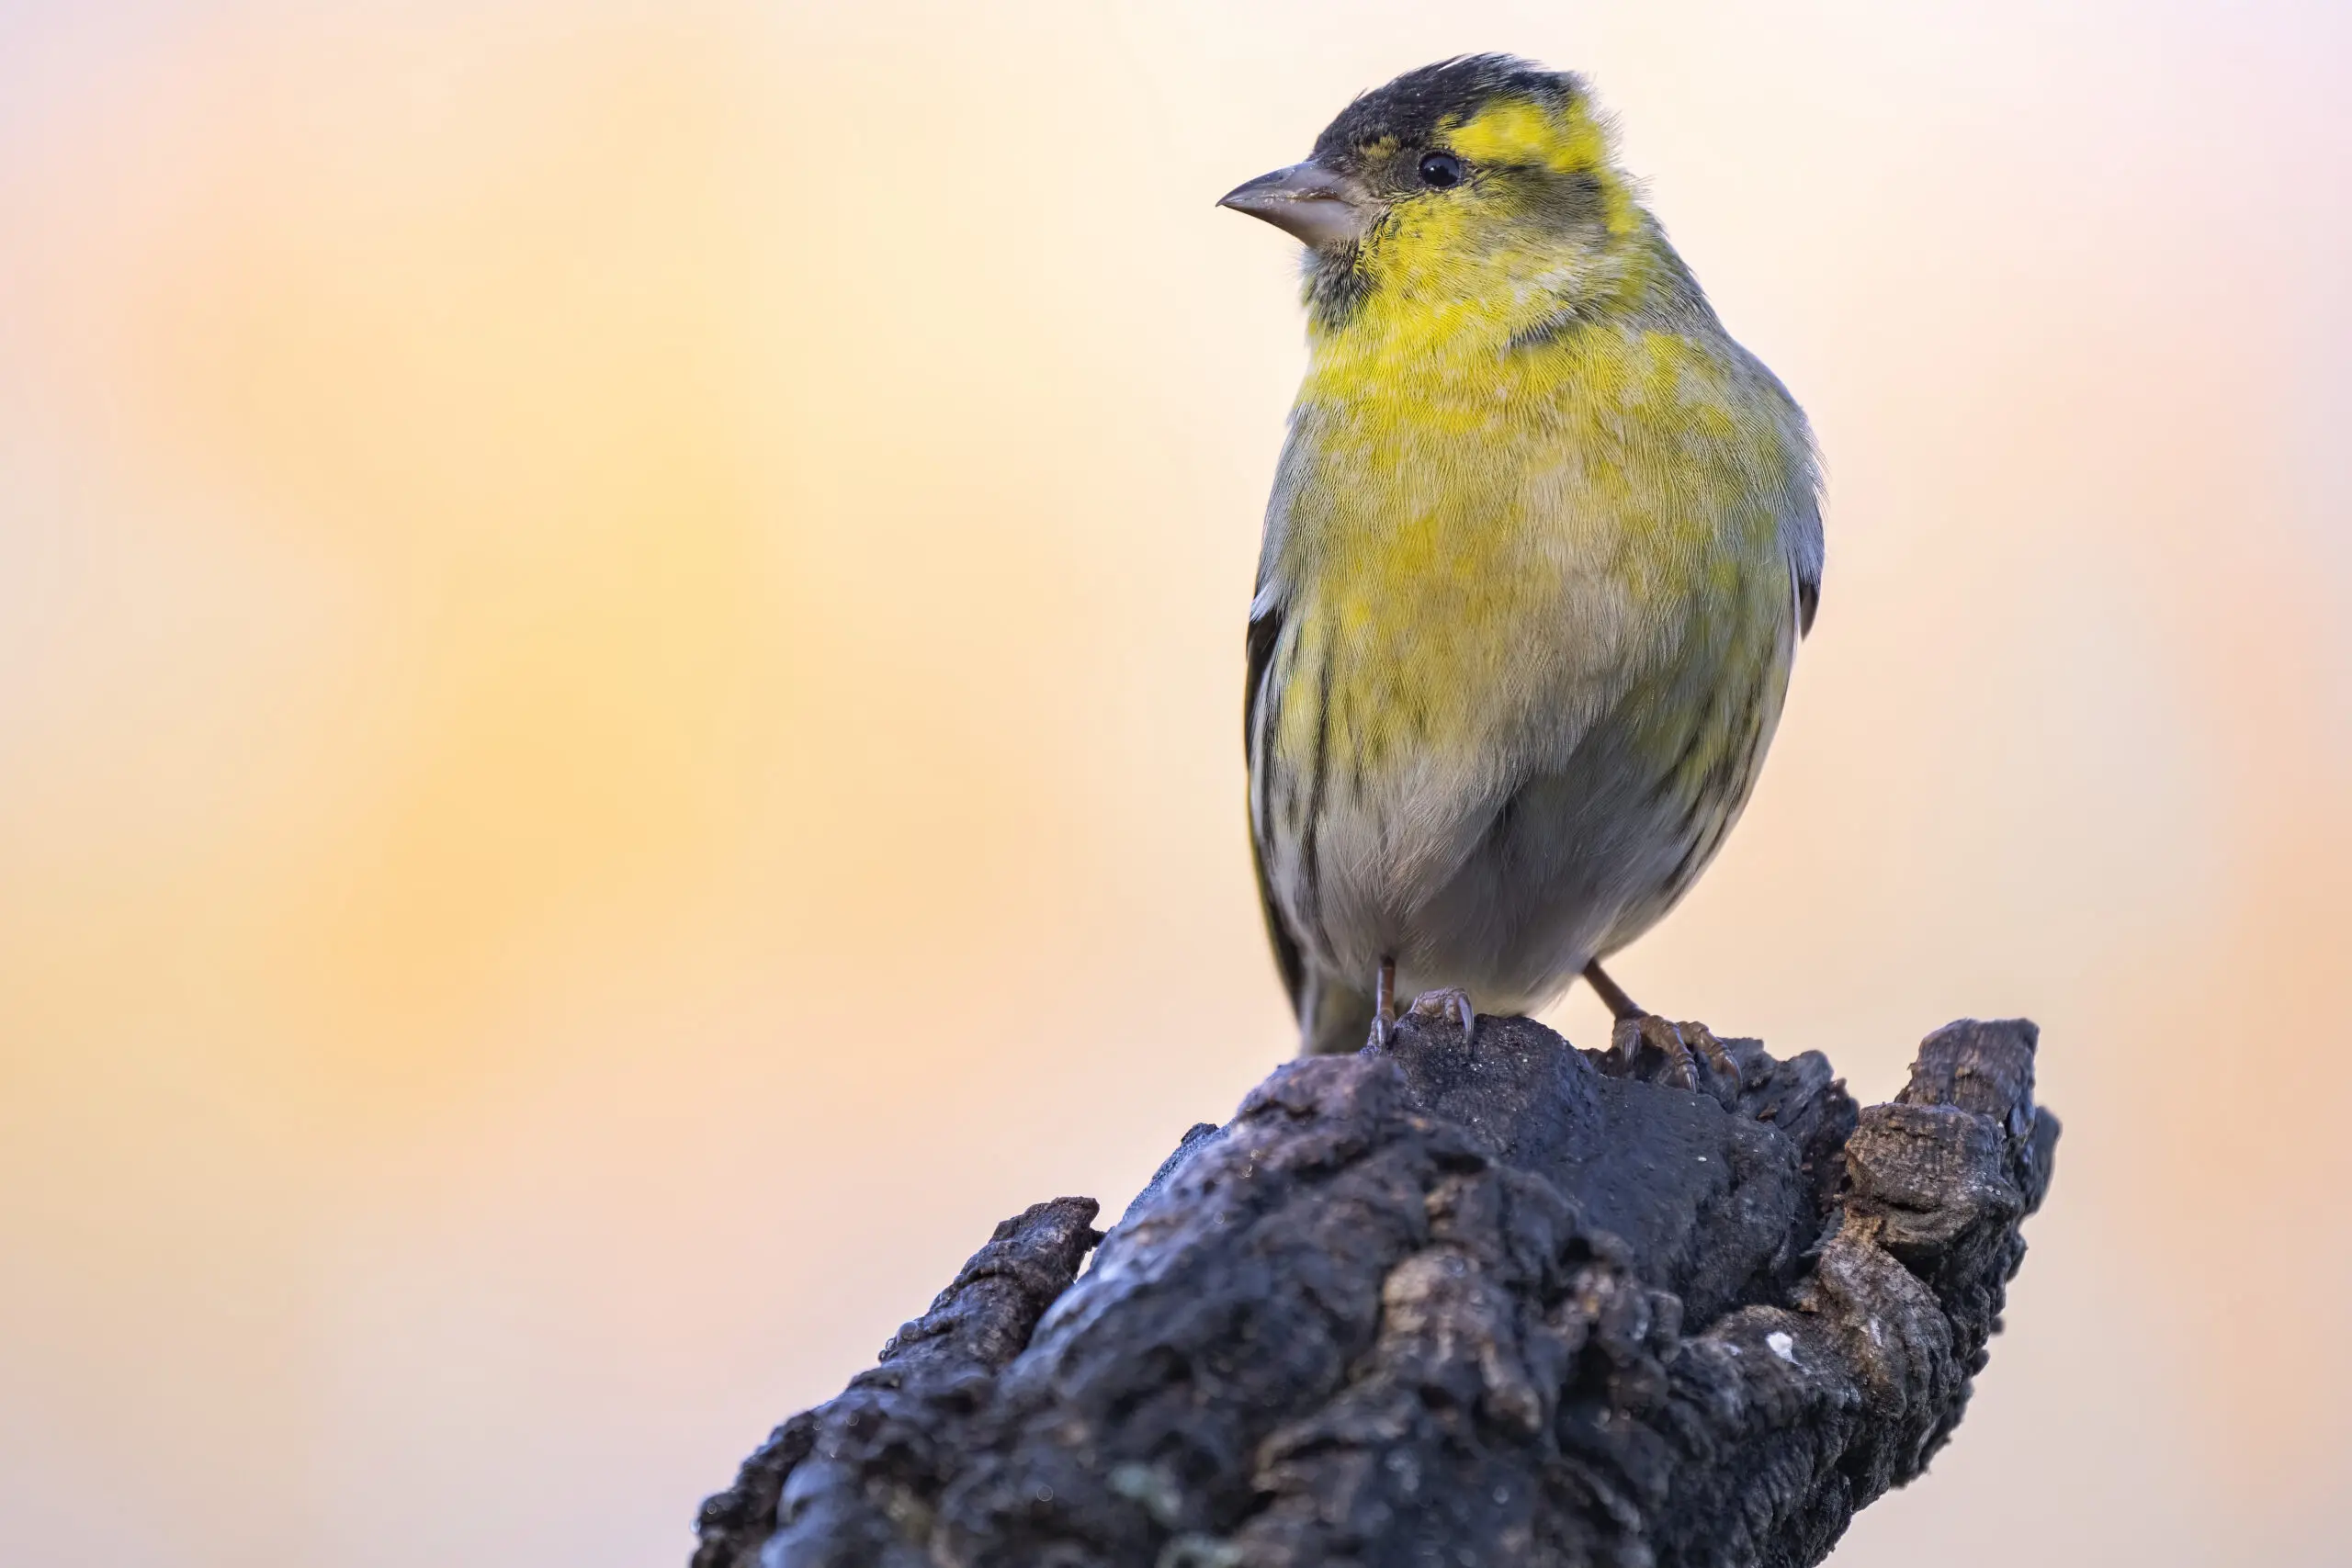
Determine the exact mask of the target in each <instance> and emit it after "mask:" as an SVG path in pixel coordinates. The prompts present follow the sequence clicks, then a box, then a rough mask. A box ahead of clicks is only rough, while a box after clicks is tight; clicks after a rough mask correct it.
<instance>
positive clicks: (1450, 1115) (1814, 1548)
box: [693, 1016, 2058, 1568]
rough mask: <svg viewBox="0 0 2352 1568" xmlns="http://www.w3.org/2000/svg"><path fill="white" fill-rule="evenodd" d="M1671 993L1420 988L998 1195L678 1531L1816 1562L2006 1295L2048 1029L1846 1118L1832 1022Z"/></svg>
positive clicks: (882, 1565)
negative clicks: (936, 1267)
mask: <svg viewBox="0 0 2352 1568" xmlns="http://www.w3.org/2000/svg"><path fill="white" fill-rule="evenodd" d="M1646 1025H1647V1027H1646V1028H1637V1027H1635V1026H1634V1025H1621V1026H1620V1033H1619V1038H1618V1040H1617V1042H1616V1043H1615V1044H1614V1046H1613V1047H1612V1049H1611V1050H1610V1051H1608V1052H1600V1053H1587V1052H1581V1051H1578V1050H1577V1049H1575V1048H1574V1047H1572V1046H1570V1045H1569V1044H1568V1043H1567V1042H1566V1041H1565V1040H1563V1039H1561V1038H1560V1037H1559V1036H1558V1035H1556V1034H1555V1033H1553V1032H1551V1031H1549V1030H1547V1029H1545V1028H1544V1027H1543V1026H1541V1025H1540V1024H1536V1023H1534V1022H1532V1021H1528V1020H1526V1019H1518V1018H1510V1019H1480V1020H1478V1021H1477V1025H1476V1036H1475V1039H1474V1040H1473V1041H1472V1042H1470V1043H1467V1044H1465V1043H1464V1039H1463V1036H1462V1032H1461V1031H1460V1029H1459V1027H1458V1026H1457V1025H1455V1024H1454V1023H1453V1022H1452V1021H1448V1020H1443V1019H1430V1018H1422V1017H1417V1016H1416V1017H1408V1018H1407V1019H1405V1020H1404V1021H1401V1022H1400V1023H1399V1025H1398V1027H1397V1031H1396V1033H1395V1036H1394V1038H1393V1039H1392V1040H1391V1042H1390V1043H1389V1044H1388V1045H1387V1046H1385V1047H1384V1048H1380V1049H1376V1050H1366V1051H1365V1052H1363V1054H1361V1055H1355V1056H1336V1057H1319V1058H1306V1059H1301V1060H1298V1061H1294V1062H1289V1063H1286V1064H1284V1065H1283V1066H1281V1067H1279V1068H1277V1069H1276V1070H1275V1071H1274V1073H1273V1074H1272V1077H1268V1078H1267V1079H1266V1081H1265V1082H1264V1083H1262V1084H1261V1085H1260V1086H1259V1087H1258V1088H1257V1089H1254V1090H1253V1091H1251V1093H1250V1096H1249V1098H1248V1099H1246V1100H1244V1101H1243V1102H1242V1105H1241V1108H1240V1110H1239V1111H1238V1113H1237V1114H1236V1115H1235V1117H1234V1119H1233V1120H1232V1121H1231V1122H1227V1124H1226V1125H1225V1126H1223V1127H1221V1128H1220V1127H1213V1126H1209V1125H1205V1124H1204V1125H1202V1126H1199V1127H1195V1128H1193V1130H1192V1132H1191V1133H1189V1134H1186V1135H1185V1138H1184V1140H1183V1143H1182V1145H1181V1146H1180V1147H1179V1148H1178V1149H1177V1150H1176V1151H1175V1152H1174V1153H1173V1154H1172V1155H1170V1156H1169V1159H1168V1161H1167V1163H1166V1164H1165V1165H1163V1166H1162V1167H1161V1168H1160V1170H1159V1174H1158V1176H1156V1177H1155V1178H1154V1179H1153V1180H1152V1183H1151V1185H1150V1186H1149V1187H1148V1188H1147V1189H1146V1190H1144V1192H1143V1193H1142V1194H1141V1195H1140V1196H1139V1197H1137V1198H1136V1201H1134V1203H1133V1204H1132V1205H1130V1206H1129V1208H1128V1210H1127V1212H1126V1213H1125V1217H1124V1218H1122V1219H1121V1220H1120V1222H1119V1223H1118V1224H1117V1225H1115V1226H1114V1227H1113V1229H1112V1230H1111V1232H1110V1234H1109V1235H1107V1236H1099V1235H1097V1234H1096V1233H1095V1232H1094V1231H1093V1230H1092V1229H1091V1228H1090V1227H1091V1222H1092V1220H1093V1218H1094V1215H1095V1210H1096V1205H1095V1204H1094V1202H1093V1201H1091V1200H1090V1199H1083V1198H1059V1199H1056V1200H1054V1201H1051V1202H1047V1203H1040V1204H1038V1205H1036V1206H1035V1207H1034V1208H1031V1209H1029V1210H1027V1211H1025V1212H1023V1213H1021V1214H1019V1215H1017V1216H1015V1217H1014V1218H1012V1219H1010V1220H1007V1221H1005V1222H1004V1223H1003V1224H1000V1225H999V1226H997V1228H996V1234H995V1235H994V1236H993V1237H991V1238H990V1240H989V1243H988V1245H987V1246H986V1247H982V1248H981V1249H980V1250H979V1251H978V1253H977V1254H975V1255H974V1256H973V1258H972V1259H971V1260H970V1261H969V1262H968V1263H967V1264H966V1265H965V1266H964V1268H963V1269H962V1271H961V1272H960V1273H958V1274H957V1275H956V1280H955V1281H954V1282H953V1283H952V1284H950V1285H949V1286H948V1287H947V1289H946V1290H945V1291H944V1292H941V1293H940V1295H939V1297H938V1299H937V1300H936V1301H934V1302H933V1303H932V1307H931V1310H930V1311H929V1312H928V1313H926V1314H924V1315H923V1316H922V1317H921V1318H918V1319H917V1320H915V1321H914V1322H912V1323H910V1324H908V1325H906V1326H905V1327H903V1328H902V1329H900V1330H899V1334H898V1335H897V1337H894V1338H893V1339H892V1340H891V1341H890V1342H889V1344H888V1345H887V1346H885V1347H884V1348H883V1351H882V1356H881V1359H880V1363H879V1364H878V1365H876V1366H875V1367H874V1368H872V1369H871V1370H869V1371H865V1372H861V1373H859V1374H858V1375H857V1376H856V1377H855V1378H854V1379H853V1380H852V1381H851V1382H850V1385H849V1387H848V1389H847V1390H846V1391H845V1392H844V1393H842V1394H841V1395H840V1397H838V1398H836V1399H834V1400H832V1401H831V1402H830V1403H829V1404H823V1405H820V1406H819V1407H818V1408H817V1409H815V1410H811V1411H807V1412H804V1413H803V1414H801V1415H798V1416H794V1417H793V1418H792V1419H791V1420H789V1421H786V1423H785V1424H784V1425H783V1426H781V1427H777V1428H776V1430H775V1433H774V1434H773V1435H772V1436H771V1437H770V1438H769V1439H768V1441H767V1442H766V1444H765V1445H764V1446H763V1447H762V1448H761V1449H760V1450H759V1451H758V1452H756V1453H754V1454H753V1455H752V1457H751V1458H750V1459H749V1460H747V1461H745V1462H744V1464H743V1467H742V1470H741V1473H740V1474H739V1475H738V1476H737V1478H736V1481H735V1483H734V1485H733V1486H731V1487H729V1489H728V1490H727V1491H724V1492H721V1493H719V1494H718V1495H717V1496H714V1497H712V1498H711V1499H710V1500H709V1501H707V1503H705V1504H704V1505H703V1509H702V1515H701V1518H700V1521H699V1534H700V1538H701V1542H700V1547H699V1549H698V1550H697V1551H695V1556H694V1560H693V1562H694V1568H950V1565H952V1568H1309V1565H1315V1564H1333V1565H1338V1564H1348V1565H1351V1568H1408V1565H1413V1568H1421V1565H1430V1568H1434V1565H1436V1564H1455V1565H1474V1568H1505V1565H1510V1568H1519V1565H1528V1568H1535V1565H1543V1568H1570V1565H1583V1564H1593V1565H1601V1564H1607V1565H1611V1568H1653V1565H1656V1568H1668V1565H1671V1568H1702V1565H1704V1568H1713V1565H1722V1568H1733V1565H1742V1564H1771V1565H1780V1564H1799V1563H1811V1562H1818V1561H1819V1560H1820V1559H1821V1558H1822V1557H1824V1556H1825V1555H1826V1554H1827V1552H1828V1551H1829V1549H1830V1547H1831V1546H1832V1545H1833V1544H1835V1542H1836V1541H1837V1540H1838V1536H1839V1535H1840V1534H1841V1533H1843V1531H1844V1530H1845V1528H1846V1526H1847V1524H1848V1522H1849V1520H1850V1519H1851V1518H1852V1517H1853V1513H1854V1510H1855V1509H1857V1508H1860V1507H1861V1506H1864V1505H1866V1504H1868V1503H1870V1502H1871V1501H1872V1500H1873V1499H1875V1498H1876V1497H1878V1496H1879V1495H1881V1494H1883V1493H1884V1492H1885V1491H1886V1490H1887V1489H1888V1488H1889V1487H1892V1486H1897V1485H1900V1484H1902V1483H1904V1482H1905V1481H1908V1480H1910V1479H1911V1478H1912V1477H1914V1476H1916V1475H1917V1474H1918V1473H1919V1472H1920V1471H1921V1469H1922V1468H1923V1467H1924V1466H1925V1465H1926V1464H1927V1462H1928V1458H1929V1457H1930V1456H1931V1455H1932V1454H1934V1453H1935V1451H1936V1450H1938V1449H1939V1447H1941V1446H1942V1444H1943V1443H1944V1441H1945V1440H1946V1439H1947V1438H1949V1437H1950V1436H1951V1432H1952V1429H1953V1427H1955V1426H1957V1425H1958V1423H1959V1421H1960V1417H1961V1414H1962V1409H1963V1408H1964V1407H1965V1405H1966V1404H1967V1400H1968V1393H1969V1387H1970V1380H1971V1379H1972V1378H1973V1375H1974V1374H1975V1372H1976V1371H1978V1370H1979V1369H1981V1368H1982V1367H1983V1366H1984V1364H1985V1345H1986V1341H1987V1339H1988V1338H1989V1337H1991V1335H1992V1334H1993V1333H1994V1332H1995V1331H1996V1329H1997V1328H1998V1327H1999V1326H2000V1317H1999V1314H2000V1309H2001V1302H2002V1294H2003V1291H2004V1288H2005V1286H2006V1285H2007V1281H2008V1280H2009V1279H2010V1278H2011V1277H2012V1276H2013V1275H2014V1274H2015V1273H2016V1271H2017V1269H2018V1263H2019V1260H2020V1259H2021V1258H2023V1256H2024V1252H2025V1244H2024V1241H2023V1240H2022V1239H2021V1238H2020V1236H2019V1235H2018V1225H2019V1223H2020V1222H2021V1221H2022V1220H2023V1219H2024V1217H2025V1216H2026V1215H2027V1214H2029V1213H2032V1212H2033V1210H2034V1209H2035V1208H2036V1207H2037V1206H2038V1205H2039V1204H2040V1202H2041V1198H2042V1195H2043V1193H2044V1192H2045V1191H2046V1190H2047V1189H2048V1185H2049V1181H2050V1173H2051V1161H2052V1151H2053V1148H2054V1146H2055V1144H2056V1141H2057V1136H2058V1123H2057V1121H2056V1119H2055V1118H2053V1117H2052V1116H2051V1115H2050V1114H2049V1113H2048V1112H2047V1111H2040V1110H2037V1109H2036V1108H2035V1106H2034V1104H2033V1098H2032V1079H2033V1055H2034V1045H2035V1040H2036V1032H2035V1030H2034V1027H2033V1025H2031V1024H2030V1023H2026V1022H2023V1021H2010V1022H1996V1023H1980V1022H1974V1021H1963V1022H1960V1023H1955V1024H1952V1025H1951V1026H1950V1027H1948V1028H1945V1029H1943V1030H1940V1031H1939V1032H1936V1033H1935V1034H1932V1035H1930V1036H1929V1037H1928V1039H1927V1041H1926V1042H1925V1043H1923V1044H1922V1045H1921V1046H1920V1048H1919V1053H1918V1056H1917V1060H1916V1061H1915V1062H1914V1064H1913V1066H1912V1069H1911V1080H1910V1083H1909V1085H1908V1087H1906V1088H1905V1089H1904V1091H1903V1092H1902V1093H1901V1094H1900V1095H1898V1096H1897V1097H1896V1098H1895V1100H1894V1102H1893V1103H1892V1104H1888V1105H1879V1106H1873V1107H1871V1108H1870V1109H1869V1110H1867V1111H1859V1112H1858V1111H1857V1110H1856V1107H1855V1104H1854V1101H1853V1100H1852V1099H1851V1098H1850V1097H1849V1096H1848V1094H1847V1093H1846V1090H1845V1087H1844V1085H1843V1083H1842V1082H1840V1081H1839V1080H1838V1079H1837V1078H1836V1077H1834V1076H1833V1075H1832V1072H1831V1069H1830V1066H1829V1064H1828V1062H1827V1061H1826V1059H1825V1058H1824V1057H1823V1056H1822V1055H1820V1054H1819V1053H1817V1052H1806V1053H1804V1055H1798V1056H1795V1057H1792V1058H1791V1059H1790V1060H1788V1061H1785V1062H1782V1061H1776V1060H1775V1059H1774V1058H1773V1057H1771V1056H1770V1055H1767V1054H1766V1052H1765V1050H1764V1048H1763V1046H1762V1045H1761V1044H1760V1043H1758V1042H1756V1041H1752V1040H1730V1041H1722V1042H1717V1041H1716V1040H1715V1039H1714V1038H1713V1036H1712V1035H1710V1034H1708V1033H1707V1032H1706V1031H1705V1030H1704V1029H1703V1028H1701V1027H1700V1026H1698V1025H1695V1024H1687V1023H1686V1024H1682V1025H1680V1026H1679V1034H1680V1037H1681V1039H1682V1041H1683V1042H1685V1043H1687V1044H1688V1045H1689V1046H1690V1047H1691V1049H1690V1050H1689V1051H1688V1052H1687V1054H1686V1053H1685V1052H1683V1051H1680V1050H1673V1049H1672V1046H1673V1040H1672V1038H1671V1036H1672V1032H1671V1031H1667V1030H1664V1029H1663V1027H1662V1026H1661V1025H1660V1024H1659V1022H1658V1021H1656V1020H1651V1021H1646ZM1669 1053H1670V1054H1669ZM1686 1062H1687V1063H1688V1066H1686V1065H1685V1064H1686ZM1693 1079H1695V1080H1696V1085H1697V1086H1696V1087H1695V1088H1686V1087H1680V1086H1681V1085H1684V1084H1688V1083H1691V1081H1692V1080H1693ZM1098 1244H1099V1246H1098ZM1090 1252H1092V1254H1093V1258H1092V1263H1091V1267H1087V1268H1086V1269H1085V1271H1084V1272H1083V1273H1082V1274H1081V1273H1080V1268H1081V1266H1082V1265H1084V1264H1086V1261H1087V1258H1088V1254H1089V1253H1090Z"/></svg>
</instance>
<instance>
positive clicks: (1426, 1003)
mask: <svg viewBox="0 0 2352 1568" xmlns="http://www.w3.org/2000/svg"><path fill="white" fill-rule="evenodd" d="M1411 1012H1412V1015H1413V1016H1414V1017H1415V1018H1431V1019H1435V1018H1451V1019H1453V1021H1454V1022H1455V1023H1457V1024H1460V1025H1461V1026H1462V1043H1464V1045H1467V1044H1469V1043H1470V1037H1471V1035H1472V1034H1474V1033H1476V1032H1477V1028H1478V1014H1477V1012H1476V1010H1475V1009H1473V1008H1472V1007H1471V1005H1470V993H1469V992H1467V991H1464V989H1462V987H1459V986H1448V987H1444V988H1443V989H1442V990H1436V991H1423V992H1422V993H1421V994H1420V995H1419V996H1418V997H1415V998H1413V1005H1412V1008H1411Z"/></svg>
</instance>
